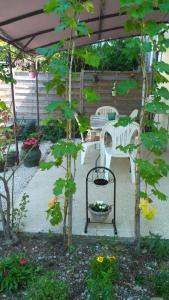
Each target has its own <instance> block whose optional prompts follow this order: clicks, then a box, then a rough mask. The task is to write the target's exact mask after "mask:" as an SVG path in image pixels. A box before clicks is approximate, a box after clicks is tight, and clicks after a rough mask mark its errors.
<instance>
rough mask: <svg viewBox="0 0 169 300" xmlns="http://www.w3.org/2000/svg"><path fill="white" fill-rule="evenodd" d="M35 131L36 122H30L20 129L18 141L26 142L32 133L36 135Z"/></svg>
mask: <svg viewBox="0 0 169 300" xmlns="http://www.w3.org/2000/svg"><path fill="white" fill-rule="evenodd" d="M36 131H37V128H36V122H35V121H30V122H28V123H27V124H26V125H25V126H24V127H22V130H20V133H19V139H20V140H22V141H23V140H27V139H28V138H30V137H31V135H32V134H33V133H36Z"/></svg>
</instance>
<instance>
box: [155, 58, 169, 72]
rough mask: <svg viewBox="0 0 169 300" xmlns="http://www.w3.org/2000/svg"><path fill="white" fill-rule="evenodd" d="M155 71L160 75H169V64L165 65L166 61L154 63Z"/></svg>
mask: <svg viewBox="0 0 169 300" xmlns="http://www.w3.org/2000/svg"><path fill="white" fill-rule="evenodd" d="M153 67H154V69H155V70H156V71H158V72H160V73H163V72H164V73H166V74H169V64H167V63H165V62H164V61H159V62H156V63H154V65H153Z"/></svg>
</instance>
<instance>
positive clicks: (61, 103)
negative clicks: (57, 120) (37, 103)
mask: <svg viewBox="0 0 169 300" xmlns="http://www.w3.org/2000/svg"><path fill="white" fill-rule="evenodd" d="M66 103H67V102H66V101H65V100H56V101H52V102H50V103H49V104H48V105H47V107H46V110H47V112H49V113H51V112H55V111H57V110H64V109H65V106H66Z"/></svg>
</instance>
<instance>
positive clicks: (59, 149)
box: [51, 140, 82, 159]
mask: <svg viewBox="0 0 169 300" xmlns="http://www.w3.org/2000/svg"><path fill="white" fill-rule="evenodd" d="M51 149H52V155H53V156H54V157H55V158H56V159H57V158H61V157H63V156H67V155H70V156H71V157H72V158H73V159H77V155H78V152H79V151H81V150H82V145H81V144H75V143H74V142H72V141H68V142H67V141H64V140H60V141H59V142H58V143H56V144H55V145H53V146H52V148H51Z"/></svg>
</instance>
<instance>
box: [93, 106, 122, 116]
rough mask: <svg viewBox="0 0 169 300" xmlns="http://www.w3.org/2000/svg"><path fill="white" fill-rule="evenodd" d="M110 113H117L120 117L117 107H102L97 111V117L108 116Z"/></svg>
mask: <svg viewBox="0 0 169 300" xmlns="http://www.w3.org/2000/svg"><path fill="white" fill-rule="evenodd" d="M110 112H115V113H116V116H118V115H119V112H118V110H117V109H116V108H115V107H113V106H101V107H99V108H98V109H97V110H96V112H95V114H96V115H103V116H107V114H108V113H110Z"/></svg>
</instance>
